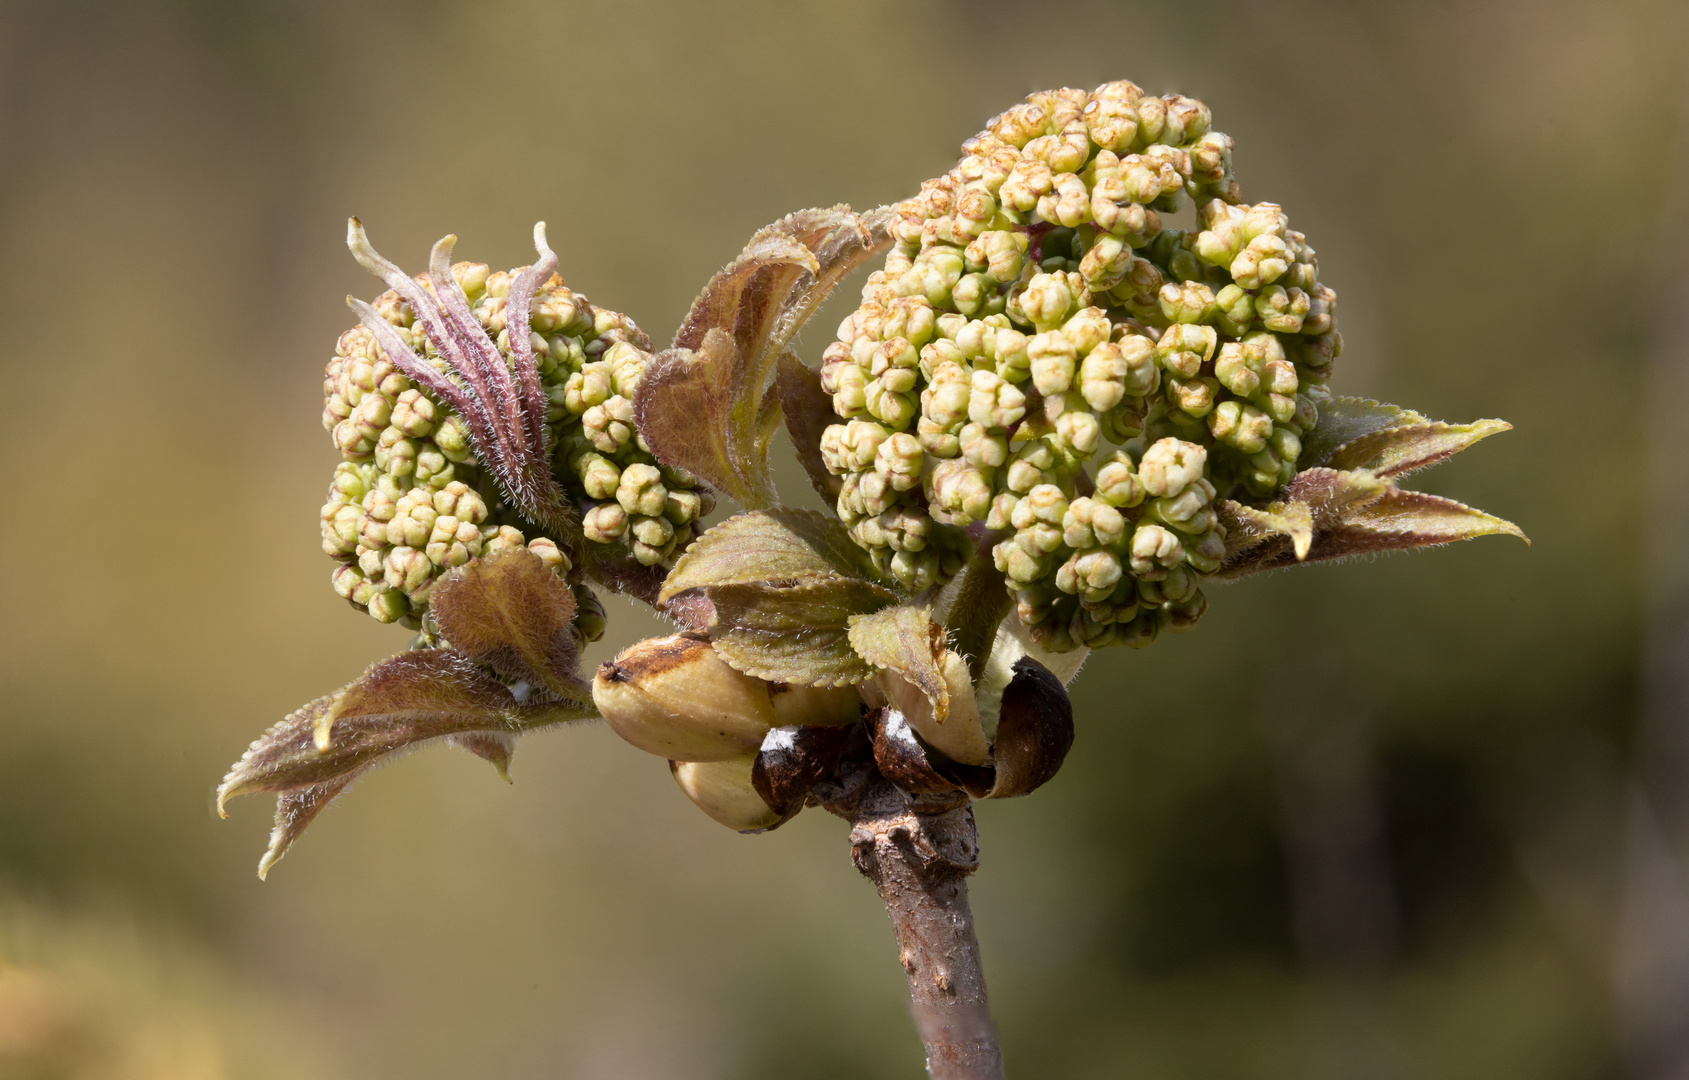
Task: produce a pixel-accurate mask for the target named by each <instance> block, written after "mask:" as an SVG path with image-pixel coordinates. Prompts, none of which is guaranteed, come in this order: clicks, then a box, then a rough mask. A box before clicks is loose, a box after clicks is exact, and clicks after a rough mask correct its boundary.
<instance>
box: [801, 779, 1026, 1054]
mask: <svg viewBox="0 0 1689 1080" xmlns="http://www.w3.org/2000/svg"><path fill="white" fill-rule="evenodd" d="M841 788H842V790H840V791H839V792H838V793H837V795H838V797H837V798H834V799H829V800H827V801H826V806H827V809H829V810H831V811H832V812H833V813H835V814H838V815H839V816H840V817H842V818H844V819H845V820H847V821H849V822H850V823H851V830H850V848H851V853H850V857H851V862H853V863H854V864H855V865H856V868H857V869H858V870H860V871H861V872H862V874H863V876H865V877H866V878H868V880H870V881H872V882H873V883H874V887H875V888H876V889H878V890H879V892H880V899H881V900H882V901H884V902H885V905H886V914H887V915H888V916H890V917H891V925H892V929H893V931H895V932H896V934H897V953H898V960H899V962H900V963H901V964H902V965H903V972H904V974H905V975H906V976H907V977H908V980H909V1000H910V1011H911V1013H912V1014H913V1016H914V1020H915V1027H916V1030H917V1031H918V1032H919V1033H920V1036H921V1043H922V1044H923V1045H924V1046H925V1047H926V1051H927V1072H928V1074H929V1075H930V1076H931V1077H932V1078H933V1080H1002V1077H1003V1051H1002V1048H1001V1047H1000V1046H999V1045H998V1043H997V1029H996V1027H995V1026H994V1025H993V1024H992V1023H991V1011H990V1005H989V1002H988V1000H987V998H986V992H985V972H984V969H983V968H982V967H981V965H980V958H979V939H978V938H977V937H975V936H974V920H973V912H972V910H971V909H970V908H969V907H968V875H969V874H971V873H973V872H974V870H976V869H977V868H978V867H979V830H978V828H977V827H976V826H975V824H974V812H973V805H972V803H971V802H970V801H969V800H968V798H967V796H966V795H964V794H962V793H961V792H955V793H947V794H943V795H921V796H911V795H906V794H904V793H903V792H902V791H899V790H898V789H897V788H896V787H893V786H892V784H891V782H890V781H888V780H887V779H886V778H885V777H883V776H881V775H880V773H879V771H878V770H876V769H874V768H873V767H872V766H871V765H869V766H868V767H867V768H865V769H863V770H862V771H861V772H860V773H858V774H857V775H855V776H853V777H851V778H850V780H849V781H847V782H846V783H845V784H843V785H841Z"/></svg>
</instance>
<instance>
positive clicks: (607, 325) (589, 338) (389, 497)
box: [322, 262, 711, 626]
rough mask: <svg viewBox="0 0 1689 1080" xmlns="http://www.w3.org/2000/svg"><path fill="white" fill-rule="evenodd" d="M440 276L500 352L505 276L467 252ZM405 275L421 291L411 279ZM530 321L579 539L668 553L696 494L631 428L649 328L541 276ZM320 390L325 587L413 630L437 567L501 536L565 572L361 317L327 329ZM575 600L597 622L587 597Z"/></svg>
mask: <svg viewBox="0 0 1689 1080" xmlns="http://www.w3.org/2000/svg"><path fill="white" fill-rule="evenodd" d="M451 272H452V276H453V277H454V278H455V279H456V280H457V282H458V284H459V285H461V286H462V288H463V291H464V294H465V296H466V297H467V299H468V301H469V303H470V311H471V313H472V314H473V315H474V317H475V319H476V321H477V322H478V323H479V324H480V326H481V328H482V329H483V330H484V331H485V332H486V334H487V336H488V337H489V338H491V339H492V340H493V341H494V342H495V343H496V344H497V346H498V348H499V351H500V353H501V355H502V356H503V357H504V358H505V360H506V361H507V362H508V361H509V360H510V349H509V336H508V329H507V325H506V324H507V319H506V312H505V306H506V302H507V299H508V296H509V293H510V286H511V282H512V280H513V277H514V272H504V271H500V272H497V273H489V272H488V268H487V266H486V265H485V264H482V263H469V262H460V263H457V264H455V265H454V266H453V267H452V268H451ZM417 281H418V282H419V283H420V284H422V285H423V287H424V288H428V287H429V286H428V285H427V280H426V278H425V277H418V278H417ZM375 309H376V311H377V312H378V313H379V314H380V315H381V317H382V318H383V319H384V320H385V321H386V322H387V323H389V324H390V325H391V326H392V327H393V328H394V329H395V330H396V331H397V332H398V334H399V335H400V337H401V338H402V339H403V340H406V341H408V342H409V343H410V344H411V346H412V348H413V349H414V350H415V351H416V352H417V353H419V354H420V355H421V356H422V357H423V358H425V359H426V361H427V362H428V363H429V365H430V366H432V367H433V368H434V369H435V370H437V371H440V372H441V373H442V374H445V373H446V372H447V370H448V368H447V365H446V363H445V362H444V361H443V360H442V359H441V358H440V357H439V355H438V354H437V353H436V352H435V349H434V346H433V344H432V343H430V342H429V341H428V340H427V338H426V336H425V335H424V334H423V332H422V327H421V325H420V324H418V322H417V320H416V318H415V314H414V312H413V311H412V310H411V308H410V306H409V305H408V304H406V303H404V302H403V301H402V300H401V299H400V298H399V296H398V295H397V294H396V293H394V292H391V291H389V292H387V293H384V294H383V295H382V296H381V297H379V298H378V299H377V300H376V302H375ZM530 324H531V331H530V333H529V342H530V345H531V348H532V351H533V357H534V361H535V365H536V367H537V368H538V372H539V376H540V386H541V390H542V393H543V394H544V400H545V402H546V411H545V427H546V443H547V445H548V446H551V447H553V448H554V452H553V454H552V472H553V475H554V476H555V477H556V479H557V481H558V482H559V483H560V484H562V486H563V488H564V490H565V491H566V492H568V493H569V494H571V495H573V496H575V497H576V498H577V500H578V501H579V503H580V505H581V507H582V508H583V511H584V521H583V525H584V530H583V531H584V534H585V536H586V538H587V539H588V540H590V541H594V542H597V543H602V544H613V543H623V542H625V543H626V544H628V546H629V547H630V549H631V550H632V551H633V554H634V556H635V557H636V558H637V559H638V560H639V561H640V562H641V563H643V564H646V565H656V564H667V563H668V562H671V561H672V560H673V558H674V556H675V554H676V553H677V552H678V550H679V549H681V548H683V547H684V546H685V545H686V543H687V542H688V541H689V540H690V539H691V536H692V526H693V523H694V522H695V521H696V520H697V519H698V517H699V516H700V515H701V514H704V513H707V512H708V511H709V509H710V506H711V503H710V496H709V494H708V493H707V492H702V491H698V490H695V489H696V487H697V482H696V480H695V479H694V478H693V477H691V476H690V475H686V474H684V473H681V472H679V471H677V470H672V469H668V468H664V467H660V466H658V464H657V463H656V461H655V459H653V458H652V457H651V455H650V453H649V451H648V450H647V449H646V448H645V446H644V444H643V442H642V441H641V440H640V438H639V436H638V433H637V432H636V431H635V429H634V425H633V406H632V401H633V393H634V390H635V388H636V387H637V386H638V385H639V379H640V377H641V375H642V374H643V373H644V371H645V365H646V363H647V362H648V360H649V359H650V354H649V352H648V351H647V350H648V349H649V347H650V341H649V339H648V338H647V337H646V336H645V334H644V333H643V332H642V331H641V330H640V329H639V328H638V327H637V326H635V325H634V323H633V321H632V320H631V319H628V318H626V317H625V316H623V315H620V314H618V313H616V312H613V311H609V310H607V309H604V308H599V307H595V306H594V305H592V304H590V303H589V302H588V301H587V299H586V297H584V296H581V295H580V294H578V293H575V292H572V291H571V290H570V289H569V288H568V287H567V286H565V285H564V284H563V283H562V280H561V279H560V278H558V277H556V276H555V275H554V276H553V277H552V278H551V280H550V281H549V282H547V283H545V284H544V285H543V286H542V287H541V288H540V289H539V291H538V292H537V294H536V295H535V298H534V303H533V307H532V315H531V317H530ZM323 396H324V408H323V426H324V427H325V428H327V429H328V430H329V432H330V433H331V435H332V437H333V439H334V444H335V447H336V449H338V450H339V451H340V454H341V456H342V457H343V458H345V461H344V462H342V463H341V464H340V465H339V466H338V467H337V468H336V470H335V474H334V481H333V483H332V484H331V485H330V488H329V493H328V499H327V501H326V502H325V503H324V505H323V509H322V533H323V550H324V551H326V552H328V554H329V555H331V556H333V557H334V558H335V559H336V560H337V561H338V563H339V565H338V566H337V567H336V569H335V571H334V574H333V583H334V588H335V591H337V592H338V593H340V595H341V596H344V597H346V598H347V599H348V600H350V601H351V602H352V603H353V604H354V605H356V606H358V607H360V608H363V609H365V610H367V611H368V612H369V613H370V614H371V615H372V616H374V617H375V618H376V619H378V620H380V621H382V622H394V621H399V622H404V623H405V624H406V625H412V626H415V625H418V624H419V623H420V619H421V617H422V615H423V613H424V612H425V611H426V608H427V604H428V594H429V590H430V589H431V588H432V587H433V584H434V582H435V581H436V580H437V579H438V578H439V576H440V575H441V574H442V573H444V572H445V571H447V570H449V569H451V568H452V567H454V566H461V565H463V564H464V563H466V562H468V561H469V560H471V559H473V558H476V557H477V556H480V555H483V554H489V553H491V552H494V551H497V550H500V549H501V548H504V547H510V546H526V547H528V548H529V549H531V550H532V551H534V553H535V554H537V555H539V556H540V558H541V559H542V560H544V561H545V563H546V564H547V565H548V566H551V567H552V568H553V569H554V570H556V571H558V572H559V573H563V574H567V573H568V572H569V571H570V570H571V569H573V565H572V560H571V558H570V555H569V552H568V550H567V548H566V546H564V545H560V544H559V543H558V539H559V538H554V537H548V536H544V535H541V534H540V529H539V528H538V527H537V526H536V525H534V524H533V523H532V522H529V521H526V520H524V519H523V518H522V516H521V515H520V514H519V513H518V512H517V511H516V509H515V508H514V507H512V506H511V505H509V504H508V503H507V501H506V500H505V499H504V498H503V497H502V496H501V494H500V491H499V488H498V485H497V483H496V482H495V481H494V479H493V477H492V476H491V475H490V473H489V471H488V470H487V469H485V468H483V467H482V464H481V463H480V462H479V461H478V460H477V458H476V455H475V450H474V447H473V445H472V439H471V432H470V429H469V426H468V425H467V424H466V422H465V420H464V418H463V417H461V416H459V415H458V414H457V413H456V412H454V411H453V410H452V409H451V407H450V406H449V405H447V404H446V403H445V402H443V401H441V400H439V399H438V398H437V397H435V396H432V395H430V394H429V393H428V392H426V391H425V390H424V389H422V388H420V387H418V386H417V385H415V384H414V383H413V381H412V380H411V379H409V378H407V377H406V376H405V375H404V374H403V373H401V372H400V371H399V369H398V368H397V367H395V366H394V364H393V363H392V362H391V360H389V359H388V357H387V354H386V353H385V352H384V351H382V349H381V347H380V346H379V345H378V344H377V342H376V340H375V337H374V335H373V334H372V333H371V332H370V330H369V328H368V327H366V326H358V327H355V328H353V329H351V330H348V331H346V333H344V334H342V335H341V336H340V340H339V342H338V344H337V345H336V347H335V353H334V357H333V358H332V359H331V360H330V361H329V363H328V367H327V369H326V371H325V376H324V380H323ZM578 592H581V593H586V590H585V589H584V587H583V588H581V589H579V590H578ZM578 599H580V600H581V603H582V610H583V611H592V610H597V611H598V612H599V613H600V614H599V616H598V618H597V621H598V623H602V617H601V614H602V609H600V608H597V602H596V600H592V598H591V596H590V593H586V595H585V596H584V597H580V598H578ZM589 601H590V604H589V603H588V602H589Z"/></svg>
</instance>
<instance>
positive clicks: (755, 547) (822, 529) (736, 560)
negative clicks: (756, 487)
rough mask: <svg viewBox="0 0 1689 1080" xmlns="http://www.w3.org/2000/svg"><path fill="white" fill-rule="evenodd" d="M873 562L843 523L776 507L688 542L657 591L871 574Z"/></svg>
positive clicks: (668, 594)
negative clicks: (852, 538) (688, 545)
mask: <svg viewBox="0 0 1689 1080" xmlns="http://www.w3.org/2000/svg"><path fill="white" fill-rule="evenodd" d="M874 576H875V575H874V572H873V564H872V563H870V562H869V561H868V556H867V555H866V554H864V553H863V551H862V549H861V548H860V547H857V546H856V543H855V542H854V541H853V540H851V538H850V534H849V533H847V532H845V530H844V526H842V525H840V524H839V523H838V521H837V520H836V519H834V518H832V517H829V516H828V515H825V514H820V513H817V512H815V511H813V510H792V509H787V508H785V507H778V508H775V509H772V510H753V511H750V512H747V513H743V514H735V515H734V516H733V517H730V518H728V519H727V520H726V521H724V522H722V523H721V524H719V525H717V526H715V527H714V528H712V529H710V530H708V531H707V532H705V533H704V535H702V536H700V537H698V539H697V540H695V541H693V542H692V546H691V547H689V548H687V549H686V554H684V555H682V556H681V557H680V559H679V561H677V562H676V563H675V564H674V569H672V570H670V571H669V576H668V579H667V580H666V581H665V582H664V583H663V589H662V592H661V593H660V594H659V596H658V600H659V602H660V603H664V604H666V603H668V602H669V601H670V600H672V599H673V598H674V597H676V596H679V595H680V594H681V593H684V592H686V591H687V590H689V589H711V588H715V587H717V586H722V585H751V584H756V583H759V582H765V581H778V582H788V583H791V584H797V585H810V584H820V583H824V582H837V581H840V580H842V579H847V578H848V579H860V580H863V581H868V580H872V579H873V578H874Z"/></svg>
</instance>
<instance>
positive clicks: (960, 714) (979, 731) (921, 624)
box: [850, 605, 991, 765]
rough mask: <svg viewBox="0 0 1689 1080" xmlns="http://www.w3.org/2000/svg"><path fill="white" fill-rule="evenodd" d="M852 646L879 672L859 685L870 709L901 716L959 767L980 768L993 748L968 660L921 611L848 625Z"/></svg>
mask: <svg viewBox="0 0 1689 1080" xmlns="http://www.w3.org/2000/svg"><path fill="white" fill-rule="evenodd" d="M850 644H851V645H852V647H854V648H855V649H856V651H857V653H858V654H859V655H860V656H861V657H862V658H863V659H864V660H866V661H868V662H869V663H870V664H872V665H874V666H875V667H877V668H879V669H880V673H879V675H878V676H876V677H875V678H874V679H873V680H872V681H871V682H866V683H864V684H863V688H862V692H863V696H864V699H865V700H867V702H868V704H869V705H871V706H876V707H878V706H881V705H888V706H890V707H892V708H893V709H895V710H896V711H897V712H898V713H900V714H902V715H903V717H905V718H906V719H907V721H908V723H909V726H910V727H911V728H913V729H914V730H915V733H916V734H918V735H919V736H920V737H921V738H922V739H923V740H924V741H925V742H926V744H927V745H929V746H931V747H932V748H933V749H935V750H937V751H938V752H939V753H941V754H944V755H945V756H946V757H948V758H949V759H950V760H951V761H955V762H958V763H960V764H962V765H983V764H985V763H986V761H988V760H989V758H990V753H991V748H990V745H989V743H988V742H987V741H986V738H985V729H984V727H983V725H982V724H981V723H980V717H979V706H978V704H977V702H976V701H975V699H974V690H973V680H972V677H971V676H970V674H969V672H968V665H967V661H965V660H964V659H963V658H962V657H961V656H960V655H959V654H957V653H956V652H954V651H952V650H951V649H950V648H949V647H948V644H947V642H946V639H945V633H944V628H943V627H942V626H940V625H938V624H937V623H935V622H933V621H932V613H931V611H930V610H929V609H927V608H923V607H912V606H907V605H905V606H902V607H893V608H886V609H884V610H882V611H877V612H874V613H873V614H871V615H861V616H857V617H855V618H853V619H851V621H850Z"/></svg>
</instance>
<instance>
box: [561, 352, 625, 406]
mask: <svg viewBox="0 0 1689 1080" xmlns="http://www.w3.org/2000/svg"><path fill="white" fill-rule="evenodd" d="M615 392H616V377H615V372H614V370H612V369H611V367H610V365H609V364H606V363H603V362H601V361H600V362H594V363H591V364H587V365H585V366H584V367H582V368H581V370H579V371H577V372H575V373H574V374H572V375H570V376H569V379H568V382H566V383H565V384H564V387H563V395H564V396H563V404H564V407H565V408H567V409H568V410H569V412H570V413H572V414H574V415H575V416H580V415H581V414H582V413H585V412H586V411H587V410H588V409H590V408H592V407H593V406H595V405H602V404H603V403H604V402H606V401H608V400H609V399H610V397H611V396H612V395H613V394H615Z"/></svg>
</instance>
